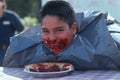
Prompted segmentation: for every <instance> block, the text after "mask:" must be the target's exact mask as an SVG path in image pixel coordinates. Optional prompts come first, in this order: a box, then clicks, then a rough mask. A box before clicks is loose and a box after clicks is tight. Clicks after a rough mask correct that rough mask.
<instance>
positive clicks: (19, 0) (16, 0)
mask: <svg viewBox="0 0 120 80" xmlns="http://www.w3.org/2000/svg"><path fill="white" fill-rule="evenodd" d="M39 1H40V0H7V9H10V10H13V11H15V12H17V13H18V14H19V15H20V17H22V18H23V17H25V16H30V17H36V18H38V13H39Z"/></svg>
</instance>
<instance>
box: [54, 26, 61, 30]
mask: <svg viewBox="0 0 120 80" xmlns="http://www.w3.org/2000/svg"><path fill="white" fill-rule="evenodd" d="M59 28H63V26H59V27H56V28H55V29H59Z"/></svg>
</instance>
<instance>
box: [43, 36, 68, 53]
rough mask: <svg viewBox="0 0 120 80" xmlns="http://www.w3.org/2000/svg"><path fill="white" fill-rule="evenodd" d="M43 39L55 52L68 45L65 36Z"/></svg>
mask: <svg viewBox="0 0 120 80" xmlns="http://www.w3.org/2000/svg"><path fill="white" fill-rule="evenodd" d="M43 41H44V43H45V44H46V45H47V46H48V47H49V48H50V50H51V51H53V52H54V53H55V54H59V52H60V51H62V50H63V49H65V48H66V47H67V45H68V39H67V38H60V39H55V40H49V39H48V40H47V39H43Z"/></svg>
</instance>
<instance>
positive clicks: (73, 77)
mask: <svg viewBox="0 0 120 80" xmlns="http://www.w3.org/2000/svg"><path fill="white" fill-rule="evenodd" d="M0 80H120V71H105V70H89V71H73V72H72V73H71V74H69V75H67V76H64V77H58V78H35V77H33V76H31V75H29V74H27V73H25V72H24V71H23V69H22V68H7V67H0Z"/></svg>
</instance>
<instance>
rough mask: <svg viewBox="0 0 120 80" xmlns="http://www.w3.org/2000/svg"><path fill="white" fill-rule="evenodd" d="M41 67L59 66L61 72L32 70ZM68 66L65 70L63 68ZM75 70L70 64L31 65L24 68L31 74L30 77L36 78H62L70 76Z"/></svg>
mask: <svg viewBox="0 0 120 80" xmlns="http://www.w3.org/2000/svg"><path fill="white" fill-rule="evenodd" d="M39 65H45V66H47V68H50V67H51V66H53V65H57V66H59V69H60V70H59V71H54V70H53V71H52V72H51V71H47V72H46V71H43V72H41V71H38V72H37V71H31V69H35V70H36V69H37V68H39V69H40V67H39ZM65 65H67V66H66V67H64V70H63V66H65ZM73 70H74V67H73V65H72V64H69V63H37V64H29V65H26V66H25V68H24V72H26V73H29V74H30V75H32V76H34V77H42V78H48V77H60V76H65V75H68V74H69V73H70V72H72V71H73Z"/></svg>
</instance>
